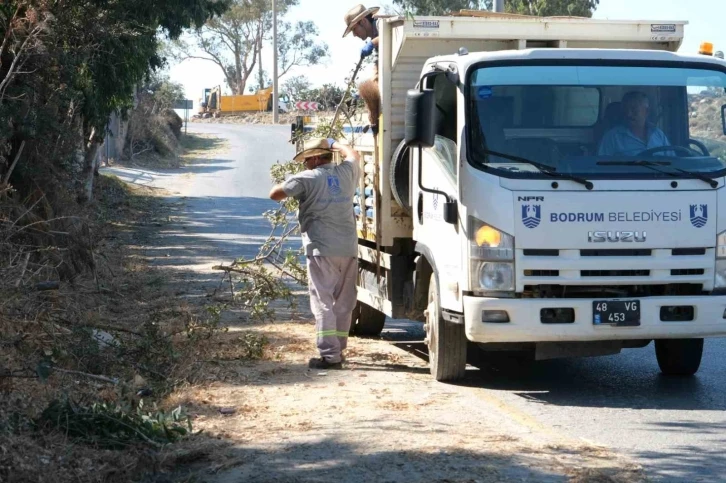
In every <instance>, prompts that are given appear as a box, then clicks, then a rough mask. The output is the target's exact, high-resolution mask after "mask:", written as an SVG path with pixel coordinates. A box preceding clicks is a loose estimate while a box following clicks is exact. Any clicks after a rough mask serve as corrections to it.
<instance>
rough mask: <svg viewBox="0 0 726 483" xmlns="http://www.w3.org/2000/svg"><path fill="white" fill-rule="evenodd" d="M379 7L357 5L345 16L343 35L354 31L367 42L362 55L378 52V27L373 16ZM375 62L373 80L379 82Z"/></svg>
mask: <svg viewBox="0 0 726 483" xmlns="http://www.w3.org/2000/svg"><path fill="white" fill-rule="evenodd" d="M378 10H379V8H378V7H371V8H365V7H364V6H363V5H360V4H358V5H356V6H355V7H353V8H352V9H350V10H349V11H348V13H346V14H345V17H343V19H344V21H345V25H346V29H345V32H344V33H343V37H344V38H345V37H347V36H348V34H350V33H351V32H353V35H354V36H356V37H358V38H359V39H361V40H363V41H364V42H365V44H364V45H363V47H361V51H360V55H361V57H368V56H369V55H371V54H372V53H373V52H374V51H375V52H376V54H377V53H378V27H377V26H376V20H375V19H374V18H373V15H375V14H376V13H377V12H378ZM373 64H374V75H373V80H374V81H375V82H378V62H377V59H376V61H375V62H374V63H373Z"/></svg>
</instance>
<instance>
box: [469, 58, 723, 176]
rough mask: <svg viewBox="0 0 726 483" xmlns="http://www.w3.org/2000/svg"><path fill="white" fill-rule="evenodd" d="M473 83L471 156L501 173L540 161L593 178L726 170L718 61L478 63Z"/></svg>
mask: <svg viewBox="0 0 726 483" xmlns="http://www.w3.org/2000/svg"><path fill="white" fill-rule="evenodd" d="M699 67H700V66H699ZM468 92H469V106H468V114H467V115H468V121H469V122H468V126H469V130H468V135H469V139H470V142H469V152H468V155H469V159H470V162H471V163H472V164H473V165H474V166H477V167H479V168H483V169H495V170H497V171H498V174H500V175H502V176H510V177H520V176H527V177H530V176H537V177H539V176H543V173H542V172H541V170H539V169H537V168H536V167H535V166H533V164H540V165H547V166H550V167H552V168H553V169H554V170H555V171H556V172H558V173H563V174H565V173H567V174H571V175H578V176H581V177H584V178H588V179H590V178H612V177H651V178H653V177H668V176H674V175H675V176H683V177H687V175H685V174H684V172H690V173H691V174H692V175H693V174H694V173H696V176H699V175H700V177H701V179H703V178H704V177H706V179H710V178H711V177H712V176H714V175H716V174H717V173H720V172H722V171H724V170H726V136H725V135H724V122H723V120H722V115H723V114H722V112H726V111H722V109H723V106H725V105H726V74H725V73H724V72H722V71H721V70H718V67H716V66H714V67H713V68H708V67H706V68H703V67H700V68H683V67H674V66H673V64H669V65H667V66H666V65H663V66H662V67H659V66H658V65H657V64H654V66H642V67H640V66H608V65H570V66H568V65H537V66H522V65H517V66H508V67H501V66H497V67H483V66H481V65H480V66H479V67H478V68H475V70H474V71H473V72H472V73H471V75H470V80H469V89H468ZM517 158H520V160H519V161H517ZM524 160H527V161H530V162H531V163H524V162H522V161H524ZM643 161H648V162H658V163H659V164H658V166H660V167H661V168H660V169H652V167H653V165H652V164H649V163H648V162H643ZM720 174H721V175H722V174H723V173H720ZM691 177H693V176H691Z"/></svg>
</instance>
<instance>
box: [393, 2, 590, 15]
mask: <svg viewBox="0 0 726 483" xmlns="http://www.w3.org/2000/svg"><path fill="white" fill-rule="evenodd" d="M393 3H394V5H396V6H398V7H401V8H403V9H404V10H406V11H408V12H411V13H413V14H416V15H444V14H447V13H450V12H458V11H459V10H485V9H486V10H491V9H492V3H493V1H492V0H393ZM599 3H600V0H504V11H505V12H508V13H517V14H521V15H535V16H539V17H548V16H555V15H569V16H575V17H592V13H593V12H594V11H595V9H596V8H597V6H598V4H599Z"/></svg>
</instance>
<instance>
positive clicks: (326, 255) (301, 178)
mask: <svg viewBox="0 0 726 483" xmlns="http://www.w3.org/2000/svg"><path fill="white" fill-rule="evenodd" d="M334 151H339V152H340V153H341V154H342V155H343V156H344V157H345V161H343V162H342V163H340V164H339V165H336V164H335V163H334V162H333V152H334ZM294 159H295V161H302V162H304V163H305V167H306V168H307V170H306V171H303V172H302V173H299V174H297V175H295V176H293V177H291V178H290V179H289V180H287V181H285V182H284V183H282V184H279V185H276V186H275V187H273V188H272V191H270V198H271V199H273V200H275V201H281V200H284V199H285V198H288V197H292V198H295V199H296V200H298V201H299V202H300V208H299V213H298V221H299V222H300V232H301V233H302V241H303V248H304V251H305V255H306V257H307V268H308V283H309V286H310V308H311V310H312V312H313V314H314V315H315V322H316V324H315V325H316V331H317V345H318V350H319V351H320V358H312V359H310V362H309V364H308V366H309V367H310V368H311V369H340V368H341V367H342V364H341V362H342V361H343V351H344V350H345V348H346V346H347V343H348V332H349V331H350V324H351V313H352V312H353V308H354V307H355V304H356V302H357V294H356V279H357V272H358V235H357V232H356V225H355V215H354V213H353V196H354V194H355V189H356V187H357V186H358V178H359V176H360V168H359V166H358V162H359V159H360V155H359V154H358V153H357V152H356V151H355V150H353V148H351V147H350V146H347V145H345V144H340V143H339V142H337V141H334V140H333V139H311V140H308V141H306V142H305V144H304V149H303V151H302V152H301V153H300V154H298V155H297V156H295V158H294Z"/></svg>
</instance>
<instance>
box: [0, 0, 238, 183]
mask: <svg viewBox="0 0 726 483" xmlns="http://www.w3.org/2000/svg"><path fill="white" fill-rule="evenodd" d="M228 4H229V2H228V0H221V1H220V0H168V1H164V2H149V1H147V0H127V1H124V2H119V1H110V0H59V1H54V2H48V1H45V0H9V1H6V2H2V4H1V5H0V39H5V41H3V42H2V43H0V45H2V47H0V65H1V66H2V68H0V125H3V126H11V127H10V128H8V129H3V130H0V175H2V174H4V173H5V172H6V171H7V170H8V169H9V165H10V160H12V159H14V157H15V156H16V155H17V154H18V153H20V152H21V149H20V146H21V144H22V142H23V141H24V142H25V145H24V146H25V148H26V149H24V150H23V151H22V157H21V158H20V159H19V163H18V165H17V169H16V171H15V172H14V174H16V177H14V178H13V180H14V181H15V183H14V184H15V185H17V186H19V187H20V188H21V189H22V188H24V186H23V181H26V182H27V184H28V189H31V187H32V189H35V188H37V185H38V181H39V179H41V180H43V183H44V184H46V185H47V184H48V183H49V182H61V184H63V185H64V186H63V188H64V189H67V188H73V187H74V185H73V183H79V182H80V181H84V182H85V181H86V180H88V179H91V180H92V177H90V178H89V176H87V174H89V173H90V174H92V171H93V161H94V159H95V153H96V151H97V148H98V145H99V144H100V141H101V139H102V137H103V134H104V131H105V128H106V124H107V122H108V118H109V116H110V115H111V114H112V113H113V112H115V111H123V110H125V109H127V108H129V107H130V106H131V105H132V102H133V95H134V90H135V88H136V87H137V86H138V84H139V83H140V82H142V81H143V80H144V78H145V77H146V76H147V74H148V73H149V72H151V71H154V70H156V69H158V68H159V67H161V66H162V65H163V63H164V59H163V58H162V57H161V55H160V54H159V51H160V49H159V47H160V43H159V42H160V38H161V37H163V36H166V37H168V38H176V37H178V36H179V35H180V34H181V33H182V30H183V29H185V28H189V27H201V26H202V25H203V24H204V23H205V22H206V21H207V20H208V19H210V18H211V17H212V16H214V15H218V14H220V13H222V12H223V11H224V10H225V9H226V8H227V7H228ZM29 73H32V75H28V74H29ZM82 173H85V174H86V175H85V177H84V178H83V179H81V174H82ZM44 178H45V179H44ZM85 195H86V197H88V196H87V195H88V194H87V193H85Z"/></svg>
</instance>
